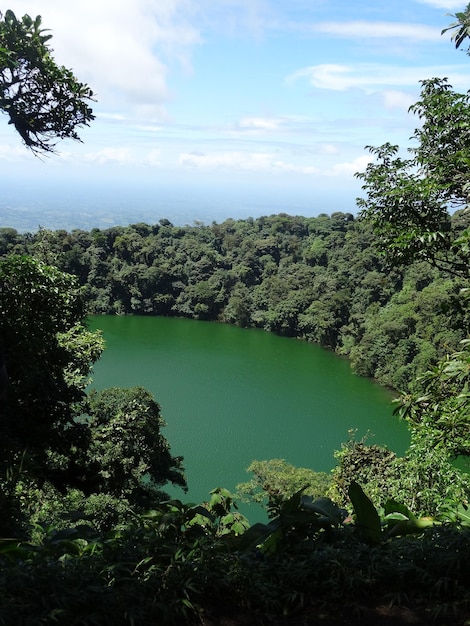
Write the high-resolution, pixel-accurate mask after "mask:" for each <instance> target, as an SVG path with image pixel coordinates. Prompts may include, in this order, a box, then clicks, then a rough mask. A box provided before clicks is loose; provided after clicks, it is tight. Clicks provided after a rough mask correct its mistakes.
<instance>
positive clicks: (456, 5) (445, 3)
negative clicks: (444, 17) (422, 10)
mask: <svg viewBox="0 0 470 626" xmlns="http://www.w3.org/2000/svg"><path fill="white" fill-rule="evenodd" d="M418 2H421V4H429V5H430V6H432V7H435V8H436V9H448V10H449V11H452V10H455V11H461V10H462V8H463V2H459V1H458V0H457V2H456V0H418Z"/></svg>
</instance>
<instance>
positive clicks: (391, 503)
mask: <svg viewBox="0 0 470 626" xmlns="http://www.w3.org/2000/svg"><path fill="white" fill-rule="evenodd" d="M395 513H398V514H400V515H402V516H403V517H402V519H408V520H412V521H415V520H416V516H415V515H413V513H412V512H411V511H410V510H409V508H408V507H407V506H405V505H404V504H402V503H401V502H397V501H396V500H393V499H390V500H387V502H386V503H385V515H386V516H387V517H389V516H391V515H393V514H395ZM390 519H392V518H390ZM395 519H398V518H395Z"/></svg>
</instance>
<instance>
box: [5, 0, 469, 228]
mask: <svg viewBox="0 0 470 626" xmlns="http://www.w3.org/2000/svg"><path fill="white" fill-rule="evenodd" d="M465 4H466V3H465V2H453V1H451V0H387V1H383V0H376V1H375V2H371V1H370V0H364V1H363V0H355V1H347V0H158V1H156V0H76V1H75V2H73V3H69V2H64V0H29V1H26V0H10V1H9V2H8V5H7V6H6V7H5V9H6V8H10V9H12V10H13V11H14V12H15V13H16V14H17V15H22V14H24V13H29V14H30V15H32V16H36V15H37V14H40V15H42V18H43V25H44V27H46V28H50V29H52V34H53V39H52V41H51V45H52V47H53V48H54V50H55V57H56V60H57V61H58V62H60V63H61V64H64V65H66V66H68V67H72V68H73V69H74V71H75V73H76V75H77V76H78V77H79V79H80V80H81V81H84V82H87V83H88V84H89V85H90V86H91V87H92V89H93V90H94V91H95V93H96V94H97V100H98V101H97V102H96V104H95V106H94V111H95V113H96V116H97V119H96V120H95V121H94V122H93V123H92V126H91V127H90V128H86V129H83V130H82V131H81V132H80V136H81V137H82V139H83V143H75V142H71V141H67V142H62V143H61V144H59V146H58V149H59V154H58V155H55V156H53V157H51V158H45V159H43V160H39V159H38V158H36V157H34V156H33V155H32V154H30V153H28V151H27V150H26V149H25V148H24V147H23V146H22V145H21V141H20V138H19V137H18V136H17V135H16V134H15V133H14V131H13V129H12V127H11V126H8V125H7V123H6V121H7V118H6V117H3V118H2V120H3V122H4V123H3V124H0V161H1V172H2V173H1V174H0V179H3V182H2V186H3V188H4V189H7V190H8V191H9V192H10V193H11V192H12V190H14V188H15V185H18V184H31V185H33V184H34V181H36V180H41V181H43V182H46V183H47V185H48V186H49V188H51V187H52V188H53V187H54V185H55V184H57V185H59V184H60V183H61V182H64V181H66V182H67V183H68V184H70V185H74V184H75V185H77V186H83V185H84V184H85V183H87V184H88V183H91V182H93V181H102V182H104V183H106V184H109V185H117V184H119V185H128V186H130V187H132V185H140V186H143V187H145V185H148V186H149V188H151V189H153V190H154V191H155V190H156V192H158V188H159V185H161V186H162V187H165V189H167V190H171V189H174V193H175V195H176V196H177V195H178V193H181V191H182V190H184V189H185V190H186V192H188V190H191V189H196V188H197V189H199V190H200V191H201V193H206V192H207V193H208V194H210V193H212V192H214V190H217V193H218V194H219V196H220V197H223V196H224V195H225V196H227V197H228V196H230V194H232V193H233V194H235V195H236V194H237V193H240V192H241V190H242V191H244V193H245V195H246V196H249V195H250V194H253V196H256V197H258V198H262V199H263V202H264V203H265V204H266V205H269V204H270V202H272V204H273V207H274V208H276V206H277V205H276V199H277V200H278V199H279V198H281V197H282V198H283V199H285V200H284V202H285V204H286V206H285V210H286V211H287V212H289V211H288V209H289V207H288V206H287V204H288V198H289V197H291V196H292V198H294V197H295V198H301V200H299V201H298V206H301V208H302V207H304V208H305V211H304V213H308V212H309V211H310V213H311V214H315V213H318V212H321V211H324V210H326V212H331V211H333V210H348V211H350V210H354V209H355V198H356V197H357V196H358V195H360V187H359V182H358V181H357V180H355V179H354V176H353V175H354V173H355V172H357V171H360V170H363V169H364V167H365V165H366V163H367V161H368V159H369V155H368V153H367V152H366V151H365V150H364V146H365V145H368V144H371V145H380V144H382V143H384V142H386V141H391V142H392V143H398V144H400V145H402V146H407V145H409V137H410V136H411V134H412V133H413V130H414V128H415V127H416V126H417V124H418V120H417V119H416V118H414V117H413V116H412V115H410V114H409V113H408V112H407V110H408V107H409V106H410V104H412V103H413V102H415V101H416V100H417V99H418V95H419V88H420V86H419V81H420V80H421V79H425V78H431V77H434V76H446V77H448V78H449V81H450V83H451V84H452V85H453V86H454V88H455V89H456V90H457V91H467V90H468V89H470V58H469V57H468V56H466V54H465V53H463V52H461V51H456V50H455V48H454V46H453V45H452V43H451V42H450V35H444V36H441V30H442V29H443V28H445V27H446V26H447V25H448V24H449V23H451V22H452V21H453V19H452V17H451V16H450V15H449V14H452V13H455V12H457V11H462V10H463V9H464V8H465ZM25 181H26V182H25ZM308 207H310V209H308ZM272 212H275V211H274V210H273V211H272ZM297 212H298V211H297ZM234 217H237V215H236V214H234ZM195 218H197V216H195Z"/></svg>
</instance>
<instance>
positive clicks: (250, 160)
mask: <svg viewBox="0 0 470 626" xmlns="http://www.w3.org/2000/svg"><path fill="white" fill-rule="evenodd" d="M272 160H273V155H272V154H270V153H262V152H257V153H244V152H219V153H212V154H205V153H201V152H189V153H188V152H185V153H182V154H180V156H179V160H178V161H179V164H180V165H184V166H189V167H193V168H198V169H203V170H208V169H219V168H230V169H237V170H245V171H266V170H268V169H270V167H271V164H272Z"/></svg>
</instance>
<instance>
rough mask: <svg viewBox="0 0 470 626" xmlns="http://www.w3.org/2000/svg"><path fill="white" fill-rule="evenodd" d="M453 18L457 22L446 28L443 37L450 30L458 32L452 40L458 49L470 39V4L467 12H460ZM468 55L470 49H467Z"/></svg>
mask: <svg viewBox="0 0 470 626" xmlns="http://www.w3.org/2000/svg"><path fill="white" fill-rule="evenodd" d="M452 17H455V19H456V20H457V21H456V22H453V23H452V24H450V25H449V26H447V28H444V30H443V31H442V33H441V34H442V35H443V34H444V33H446V32H447V31H449V30H454V31H457V32H454V34H453V35H452V40H453V41H454V43H455V47H456V48H457V49H458V48H460V46H461V45H462V44H463V42H464V41H465V39H467V38H470V3H469V4H467V7H466V9H465V11H460V12H459V13H456V14H455V15H453V16H452ZM467 54H470V48H468V49H467Z"/></svg>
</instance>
